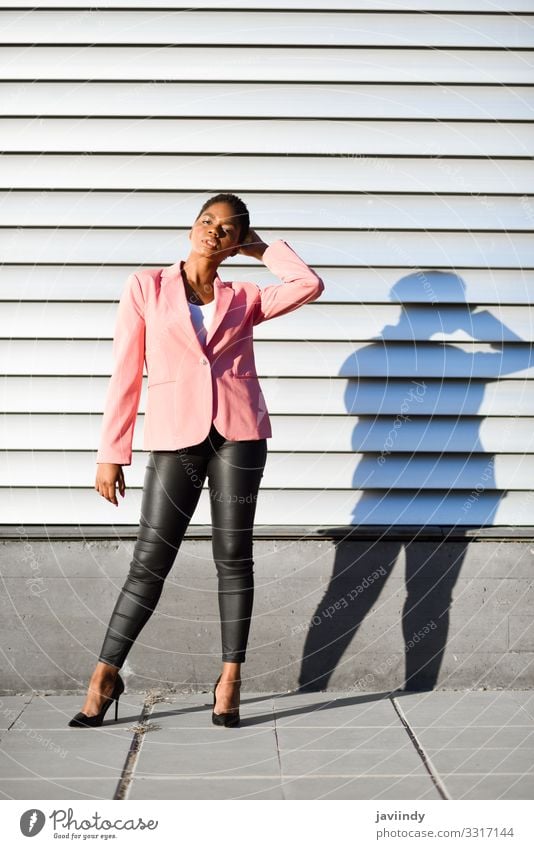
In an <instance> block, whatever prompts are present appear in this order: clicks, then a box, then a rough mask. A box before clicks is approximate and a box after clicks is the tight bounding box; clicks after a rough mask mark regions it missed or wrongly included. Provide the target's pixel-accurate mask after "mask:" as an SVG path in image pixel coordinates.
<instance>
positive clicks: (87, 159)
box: [0, 153, 534, 265]
mask: <svg viewBox="0 0 534 849" xmlns="http://www.w3.org/2000/svg"><path fill="white" fill-rule="evenodd" d="M223 173H224V181H225V185H231V186H233V190H234V191H236V192H244V191H249V190H250V191H255V192H259V191H266V192H269V193H271V192H279V191H283V192H287V191H299V192H301V191H312V192H320V191H329V192H333V191H343V192H347V191H358V192H412V193H413V192H414V191H415V192H418V193H420V192H427V193H429V194H430V193H436V192H438V193H445V194H446V193H452V194H458V192H463V193H470V194H476V193H477V192H480V193H488V192H490V193H491V192H498V193H502V194H506V195H510V194H519V195H525V194H532V193H534V168H532V163H531V162H530V161H522V160H517V161H514V160H506V159H503V160H499V161H498V162H494V161H491V160H486V159H451V160H446V159H432V158H430V159H418V158H417V157H413V158H402V157H400V158H398V159H395V158H388V157H376V158H373V157H360V156H358V157H345V156H339V157H336V156H331V155H327V156H301V157H298V156H262V157H255V156H225V157H224V172H223ZM221 175H222V172H221V157H220V156H216V155H214V156H203V157H202V162H201V164H199V162H198V156H193V155H189V156H179V155H174V156H172V155H171V156H167V155H165V154H161V155H159V156H151V155H150V154H148V153H144V154H143V155H142V156H139V157H132V156H129V155H128V156H126V155H121V154H116V155H115V156H111V155H107V156H106V155H105V154H102V155H98V156H96V155H92V156H89V155H83V154H72V155H69V154H66V153H64V154H56V155H46V154H44V153H35V154H7V153H4V154H3V155H2V156H1V157H0V188H3V189H9V190H12V189H26V188H29V189H34V190H38V189H42V188H43V189H49V188H54V189H69V190H70V189H78V190H84V191H85V190H89V189H104V190H105V191H112V190H117V189H122V190H126V191H142V190H145V189H149V190H153V191H155V190H157V189H161V190H164V191H172V190H177V189H178V190H180V191H183V190H188V189H190V190H193V191H195V192H201V191H209V192H210V193H212V192H213V187H214V186H218V185H220V181H221ZM142 261H143V262H145V261H146V257H143V260H142ZM339 261H340V262H343V260H342V258H340V259H339ZM398 264H399V258H398V257H397V259H396V261H395V265H398ZM460 264H461V263H460Z"/></svg>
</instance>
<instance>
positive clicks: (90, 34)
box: [0, 9, 534, 49]
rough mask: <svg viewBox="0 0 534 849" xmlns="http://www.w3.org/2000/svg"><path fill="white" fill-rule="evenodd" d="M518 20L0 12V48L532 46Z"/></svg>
mask: <svg viewBox="0 0 534 849" xmlns="http://www.w3.org/2000/svg"><path fill="white" fill-rule="evenodd" d="M529 24H530V18H529V17H528V16H521V15H513V16H512V15H507V14H503V15H477V14H466V15H455V14H454V13H440V14H435V15H434V14H432V13H429V14H425V15H419V14H410V13H402V14H395V13H394V12H391V13H390V14H387V15H384V14H380V13H374V14H373V13H372V12H370V13H367V12H359V13H358V14H357V15H354V14H351V13H343V12H336V13H328V12H302V11H297V12H283V13H281V12H263V11H262V12H255V13H254V14H250V13H248V12H246V11H235V12H232V11H223V12H219V11H210V12H209V14H205V13H204V12H202V11H200V12H197V11H186V10H180V11H173V10H162V11H157V10H154V9H146V10H141V11H139V10H138V11H130V10H129V9H128V10H114V11H111V10H109V11H105V12H103V11H99V10H98V9H94V10H90V11H87V10H84V11H63V10H62V11H55V10H54V11H45V10H41V9H31V10H28V11H26V12H25V14H24V15H21V14H20V13H19V12H17V11H16V10H14V11H0V32H2V42H3V43H4V44H58V43H67V44H117V45H120V44H125V45H127V44H135V43H139V44H153V45H156V44H167V45H168V44H179V45H184V44H227V45H230V44H231V45H234V44H247V45H250V44H257V45H261V44H299V45H303V46H304V45H312V44H314V45H321V46H325V47H327V46H329V45H340V46H341V45H347V46H353V47H360V46H361V47H369V46H371V45H374V46H376V47H384V46H393V47H398V46H399V45H403V46H405V47H419V46H422V45H424V46H425V47H427V46H433V47H489V48H495V47H506V48H508V49H511V48H518V47H523V48H525V47H532V46H534V33H533V31H532V28H531V27H530V26H529Z"/></svg>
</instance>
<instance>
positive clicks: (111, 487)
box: [104, 483, 119, 506]
mask: <svg viewBox="0 0 534 849" xmlns="http://www.w3.org/2000/svg"><path fill="white" fill-rule="evenodd" d="M105 493H106V494H105V495H104V498H107V500H108V501H111V503H112V504H115V505H116V506H118V504H119V502H118V501H117V495H116V493H115V484H114V483H108V484H107V485H106V486H105Z"/></svg>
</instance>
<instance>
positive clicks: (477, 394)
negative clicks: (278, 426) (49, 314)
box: [0, 377, 534, 416]
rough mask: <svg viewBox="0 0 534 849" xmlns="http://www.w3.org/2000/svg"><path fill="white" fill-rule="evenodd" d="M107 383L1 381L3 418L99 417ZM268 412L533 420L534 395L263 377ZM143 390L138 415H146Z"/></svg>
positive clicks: (526, 388)
mask: <svg viewBox="0 0 534 849" xmlns="http://www.w3.org/2000/svg"><path fill="white" fill-rule="evenodd" d="M108 383H109V380H108V379H107V378H102V377H93V378H83V377H62V378H56V377H31V378H26V377H5V378H4V380H3V382H2V383H1V384H0V387H1V390H2V394H1V395H0V403H1V404H2V409H3V412H4V413H21V412H32V413H33V412H35V413H45V412H57V411H58V410H61V411H63V412H65V413H80V412H82V413H90V412H101V411H102V408H103V404H104V399H105V394H106V390H107V386H108ZM261 386H262V389H263V394H264V397H265V401H266V404H267V407H268V409H269V412H271V413H273V414H282V413H283V414H288V413H289V414H297V413H298V414H308V415H310V414H311V415H345V414H346V413H354V414H358V415H364V414H365V415H397V414H399V413H402V414H404V415H410V416H429V415H449V416H450V415H454V416H457V415H464V416H465V415H478V416H497V415H500V416H503V415H504V416H505V415H512V414H513V415H517V416H532V415H534V392H533V391H532V388H531V386H530V383H529V381H526V380H513V379H511V380H500V381H492V380H469V381H465V380H455V379H450V380H445V381H443V380H432V379H426V378H425V379H424V380H409V379H405V380H387V381H384V380H380V379H378V378H376V379H362V380H350V381H349V380H346V379H344V378H336V379H335V380H333V379H331V378H330V379H329V378H312V379H306V378H291V377H287V378H284V377H280V378H275V377H265V378H262V380H261ZM146 391H147V387H146V385H144V386H143V390H142V392H141V398H140V405H139V411H140V412H144V411H145V406H146V405H145V398H146Z"/></svg>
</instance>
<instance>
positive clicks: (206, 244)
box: [189, 203, 240, 262]
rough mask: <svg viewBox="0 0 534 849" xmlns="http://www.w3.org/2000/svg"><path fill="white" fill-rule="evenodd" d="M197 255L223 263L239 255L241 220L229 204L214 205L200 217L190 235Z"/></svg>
mask: <svg viewBox="0 0 534 849" xmlns="http://www.w3.org/2000/svg"><path fill="white" fill-rule="evenodd" d="M189 239H190V241H191V247H192V249H193V250H194V251H196V253H198V254H200V255H201V256H205V257H213V258H214V259H216V260H217V262H222V261H223V260H224V259H226V257H228V256H233V255H234V254H236V253H237V251H238V248H239V245H240V240H239V218H238V217H237V216H236V214H235V213H234V210H233V207H231V206H230V204H228V203H213V204H211V206H208V208H207V209H205V210H204V212H203V213H202V215H199V217H198V218H197V220H196V221H195V223H194V224H193V226H192V227H191V230H190V233H189Z"/></svg>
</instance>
